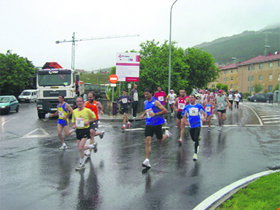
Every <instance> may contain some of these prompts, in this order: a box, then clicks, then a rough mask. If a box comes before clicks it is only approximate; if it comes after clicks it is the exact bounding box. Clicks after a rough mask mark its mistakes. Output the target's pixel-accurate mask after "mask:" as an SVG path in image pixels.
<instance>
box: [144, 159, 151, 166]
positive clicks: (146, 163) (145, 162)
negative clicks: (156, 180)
mask: <svg viewBox="0 0 280 210" xmlns="http://www.w3.org/2000/svg"><path fill="white" fill-rule="evenodd" d="M142 166H143V167H146V168H151V165H150V161H149V159H145V160H144V162H143V163H142Z"/></svg>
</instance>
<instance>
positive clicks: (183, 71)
mask: <svg viewBox="0 0 280 210" xmlns="http://www.w3.org/2000/svg"><path fill="white" fill-rule="evenodd" d="M140 47H141V50H140V56H141V62H140V84H139V90H140V93H141V91H143V90H144V89H145V88H147V87H150V88H152V89H153V90H156V89H157V86H159V85H160V86H161V87H162V89H163V90H165V91H166V90H167V89H168V62H169V45H168V43H167V41H165V42H164V43H163V44H162V45H160V43H159V42H155V41H154V40H152V41H146V42H144V43H141V44H140ZM171 60H172V62H171V64H172V65H171V69H172V72H171V88H172V89H174V90H175V91H176V92H178V91H179V89H185V90H187V92H188V93H190V92H191V90H192V88H196V87H198V88H202V87H205V86H206V85H207V84H208V83H209V82H212V81H214V80H215V79H216V78H217V76H218V71H219V70H218V68H217V67H216V66H215V64H214V63H215V60H214V58H213V56H211V55H210V54H209V53H207V52H204V51H202V50H199V49H194V48H189V49H187V54H186V53H185V51H184V50H183V49H182V48H179V47H176V46H175V43H172V45H171Z"/></svg>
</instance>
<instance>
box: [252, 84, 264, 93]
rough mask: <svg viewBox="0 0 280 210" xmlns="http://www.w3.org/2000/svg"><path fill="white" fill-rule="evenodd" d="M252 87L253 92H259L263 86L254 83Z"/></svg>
mask: <svg viewBox="0 0 280 210" xmlns="http://www.w3.org/2000/svg"><path fill="white" fill-rule="evenodd" d="M253 87H254V90H255V93H259V92H261V91H262V89H263V86H262V85H260V84H254V86H253Z"/></svg>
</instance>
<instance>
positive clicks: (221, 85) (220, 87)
mask: <svg viewBox="0 0 280 210" xmlns="http://www.w3.org/2000/svg"><path fill="white" fill-rule="evenodd" d="M216 88H217V89H218V90H224V91H226V92H227V91H228V86H227V85H225V84H221V83H218V84H217V85H216Z"/></svg>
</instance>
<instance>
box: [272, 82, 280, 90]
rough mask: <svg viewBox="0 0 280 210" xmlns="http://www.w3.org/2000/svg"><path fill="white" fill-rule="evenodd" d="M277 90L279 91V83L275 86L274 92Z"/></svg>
mask: <svg viewBox="0 0 280 210" xmlns="http://www.w3.org/2000/svg"><path fill="white" fill-rule="evenodd" d="M276 90H279V83H278V84H277V85H276V86H275V88H274V90H273V92H274V91H276Z"/></svg>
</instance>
